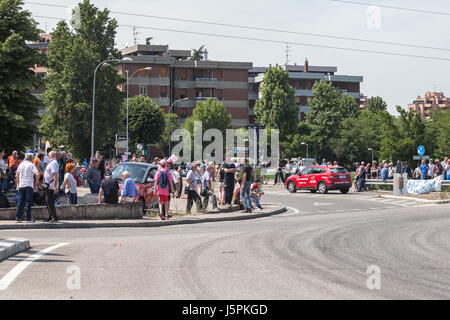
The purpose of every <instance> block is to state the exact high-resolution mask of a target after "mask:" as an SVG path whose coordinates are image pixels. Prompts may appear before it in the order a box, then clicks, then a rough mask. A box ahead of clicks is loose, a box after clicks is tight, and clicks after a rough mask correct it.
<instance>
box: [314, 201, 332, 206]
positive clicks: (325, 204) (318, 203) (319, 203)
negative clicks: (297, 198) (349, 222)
mask: <svg viewBox="0 0 450 320" xmlns="http://www.w3.org/2000/svg"><path fill="white" fill-rule="evenodd" d="M332 204H334V203H324V202H315V203H314V205H315V206H331V205H332Z"/></svg>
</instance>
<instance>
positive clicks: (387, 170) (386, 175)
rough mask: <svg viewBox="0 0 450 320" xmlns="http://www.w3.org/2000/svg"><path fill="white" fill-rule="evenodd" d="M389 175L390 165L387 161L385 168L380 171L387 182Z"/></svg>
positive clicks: (381, 176) (382, 178)
mask: <svg viewBox="0 0 450 320" xmlns="http://www.w3.org/2000/svg"><path fill="white" fill-rule="evenodd" d="M388 177H389V166H388V165H387V164H386V163H385V164H384V167H383V169H381V172H380V178H381V180H383V182H385V181H386V180H387V179H388Z"/></svg>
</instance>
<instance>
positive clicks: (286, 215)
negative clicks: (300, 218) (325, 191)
mask: <svg viewBox="0 0 450 320" xmlns="http://www.w3.org/2000/svg"><path fill="white" fill-rule="evenodd" d="M286 209H289V210H293V211H294V212H293V213H288V214H283V217H289V216H294V215H296V214H299V213H300V210H298V209H295V208H292V207H286Z"/></svg>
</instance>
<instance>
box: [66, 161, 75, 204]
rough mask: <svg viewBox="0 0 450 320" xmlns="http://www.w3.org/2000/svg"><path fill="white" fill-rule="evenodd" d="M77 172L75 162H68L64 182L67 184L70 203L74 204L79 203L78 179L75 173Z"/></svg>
mask: <svg viewBox="0 0 450 320" xmlns="http://www.w3.org/2000/svg"><path fill="white" fill-rule="evenodd" d="M74 172H75V165H74V164H73V163H68V164H67V165H66V174H65V175H64V183H65V185H66V190H65V191H66V196H67V199H68V200H69V203H70V204H72V205H74V204H78V193H77V181H76V180H75V177H74V175H73V173H74Z"/></svg>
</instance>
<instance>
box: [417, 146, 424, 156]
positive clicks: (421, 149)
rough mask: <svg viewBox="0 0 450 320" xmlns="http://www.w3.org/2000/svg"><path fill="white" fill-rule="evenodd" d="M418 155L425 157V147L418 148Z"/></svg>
mask: <svg viewBox="0 0 450 320" xmlns="http://www.w3.org/2000/svg"><path fill="white" fill-rule="evenodd" d="M417 154H418V155H419V156H423V155H424V154H425V147H424V146H419V147H418V148H417Z"/></svg>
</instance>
